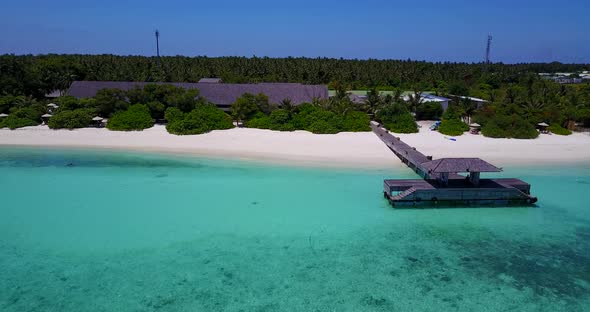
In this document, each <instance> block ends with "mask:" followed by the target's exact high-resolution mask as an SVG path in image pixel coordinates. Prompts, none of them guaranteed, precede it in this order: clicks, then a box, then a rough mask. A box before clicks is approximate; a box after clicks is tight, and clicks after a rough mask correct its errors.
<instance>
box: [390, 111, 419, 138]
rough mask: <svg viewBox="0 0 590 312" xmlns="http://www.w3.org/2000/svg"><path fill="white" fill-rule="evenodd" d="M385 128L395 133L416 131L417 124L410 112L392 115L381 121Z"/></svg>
mask: <svg viewBox="0 0 590 312" xmlns="http://www.w3.org/2000/svg"><path fill="white" fill-rule="evenodd" d="M383 125H384V126H385V128H387V129H389V131H391V132H395V133H417V132H418V125H417V124H416V120H414V117H412V115H410V113H407V114H403V115H399V116H395V117H392V118H390V119H388V120H386V121H384V122H383Z"/></svg>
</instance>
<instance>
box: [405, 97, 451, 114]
mask: <svg viewBox="0 0 590 312" xmlns="http://www.w3.org/2000/svg"><path fill="white" fill-rule="evenodd" d="M410 96H411V94H408V95H405V96H404V97H403V100H404V101H409V100H410ZM430 102H438V103H440V106H441V107H442V109H443V111H446V110H447V108H449V102H451V99H447V98H445V97H442V96H437V95H434V94H430V93H422V94H420V103H430Z"/></svg>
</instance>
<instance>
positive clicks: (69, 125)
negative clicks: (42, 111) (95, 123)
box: [47, 108, 94, 129]
mask: <svg viewBox="0 0 590 312" xmlns="http://www.w3.org/2000/svg"><path fill="white" fill-rule="evenodd" d="M92 117H94V110H92V109H88V108H78V109H74V110H60V111H59V112H57V113H56V114H54V115H53V117H51V118H49V121H48V122H47V125H48V126H49V128H51V129H76V128H84V127H88V125H90V124H91V123H92Z"/></svg>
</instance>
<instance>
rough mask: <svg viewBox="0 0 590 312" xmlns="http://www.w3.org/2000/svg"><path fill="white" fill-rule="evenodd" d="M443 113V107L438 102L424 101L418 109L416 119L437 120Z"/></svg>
mask: <svg viewBox="0 0 590 312" xmlns="http://www.w3.org/2000/svg"><path fill="white" fill-rule="evenodd" d="M442 114H443V109H442V106H441V105H440V103H438V102H426V103H422V104H421V105H418V107H417V109H416V119H418V120H437V119H440V116H442Z"/></svg>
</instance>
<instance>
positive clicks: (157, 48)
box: [156, 29, 160, 66]
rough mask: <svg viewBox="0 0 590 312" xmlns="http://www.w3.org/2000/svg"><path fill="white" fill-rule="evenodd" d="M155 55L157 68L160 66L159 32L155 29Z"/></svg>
mask: <svg viewBox="0 0 590 312" xmlns="http://www.w3.org/2000/svg"><path fill="white" fill-rule="evenodd" d="M156 55H157V56H158V66H160V32H159V31H158V30H157V29H156Z"/></svg>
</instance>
